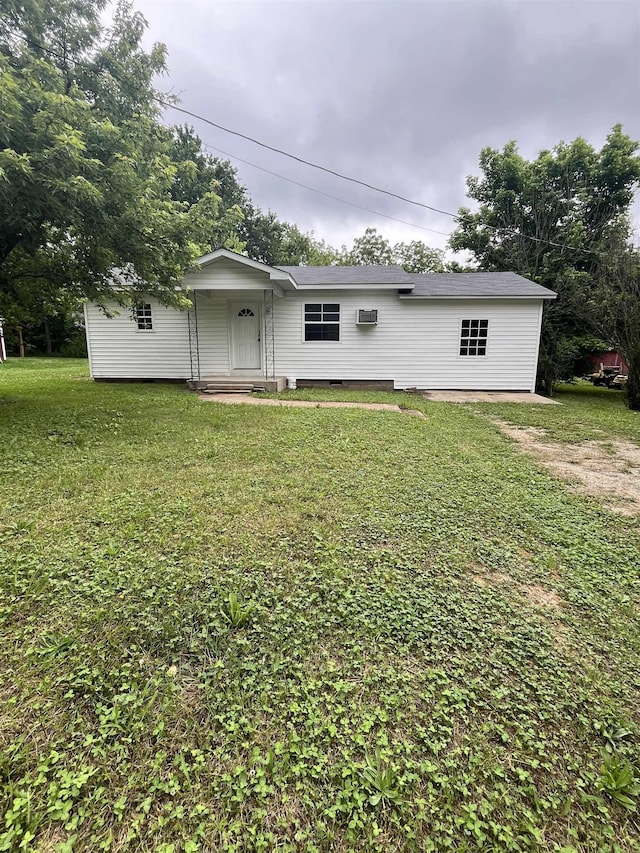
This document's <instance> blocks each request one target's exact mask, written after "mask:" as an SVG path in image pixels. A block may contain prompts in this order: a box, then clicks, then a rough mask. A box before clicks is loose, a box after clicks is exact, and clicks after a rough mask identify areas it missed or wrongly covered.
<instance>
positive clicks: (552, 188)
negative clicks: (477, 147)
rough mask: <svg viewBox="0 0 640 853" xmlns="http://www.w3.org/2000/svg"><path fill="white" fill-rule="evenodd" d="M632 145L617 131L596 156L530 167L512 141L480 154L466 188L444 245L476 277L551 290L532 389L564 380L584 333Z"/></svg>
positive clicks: (586, 148)
mask: <svg viewBox="0 0 640 853" xmlns="http://www.w3.org/2000/svg"><path fill="white" fill-rule="evenodd" d="M637 150H638V143H636V142H634V141H633V140H632V139H630V138H629V137H628V136H627V135H626V134H624V133H623V131H622V128H621V127H620V125H616V126H615V127H614V128H613V129H612V131H611V132H610V133H609V135H608V136H607V139H606V141H605V143H604V145H603V146H602V148H601V149H600V151H596V150H595V149H594V148H593V147H592V146H591V145H589V143H587V142H586V141H585V140H584V139H576V140H574V141H573V142H571V143H560V144H559V145H557V146H555V148H553V149H552V150H551V151H542V152H540V154H539V155H538V156H537V157H536V159H535V160H531V161H528V160H526V159H525V158H524V157H522V155H521V154H520V153H519V152H518V148H517V145H516V143H515V142H510V143H508V144H507V145H505V147H504V148H503V150H502V151H497V150H495V149H492V148H485V149H484V150H483V151H482V152H481V154H480V170H481V172H482V175H481V176H480V177H469V178H468V179H467V188H468V195H469V197H470V198H471V199H473V200H474V201H475V202H477V204H478V209H477V210H476V211H475V212H472V211H471V210H470V209H468V208H461V210H460V225H459V227H458V228H457V229H456V231H455V232H454V234H453V235H452V238H451V247H452V248H453V249H454V250H462V249H464V250H466V251H468V252H471V254H472V255H473V256H474V258H475V260H476V262H477V264H478V267H479V268H480V269H483V270H498V271H500V270H512V271H514V272H518V273H520V274H522V275H525V276H527V277H529V278H531V279H533V280H534V281H537V282H538V283H540V284H542V285H545V286H546V287H549V288H551V289H552V290H554V291H556V292H557V294H558V299H557V301H556V302H554V303H551V304H548V305H547V306H546V307H545V314H544V323H543V329H542V340H541V349H540V363H539V382H540V384H541V385H542V386H543V387H544V388H545V389H546V390H547V391H548V392H550V391H551V390H552V388H553V385H554V384H555V382H557V381H558V380H559V379H561V378H566V376H567V374H568V373H569V372H570V371H571V366H572V364H573V362H574V360H575V358H576V356H577V355H579V350H580V343H579V342H580V337H581V335H582V334H583V333H584V332H585V322H586V320H587V319H588V318H587V313H588V312H587V311H586V301H587V295H586V294H587V292H588V288H589V285H590V282H591V280H592V277H593V274H594V270H595V269H596V267H597V266H598V263H599V261H598V258H599V257H600V254H601V252H603V251H606V245H607V240H608V238H609V236H610V235H611V233H612V232H614V231H615V230H616V229H617V228H618V227H619V225H620V223H621V222H623V221H624V220H625V218H626V215H627V212H628V210H629V207H630V205H631V202H632V200H633V193H634V187H635V186H636V185H637V182H638V179H639V177H640V158H638V156H637V153H636V152H637Z"/></svg>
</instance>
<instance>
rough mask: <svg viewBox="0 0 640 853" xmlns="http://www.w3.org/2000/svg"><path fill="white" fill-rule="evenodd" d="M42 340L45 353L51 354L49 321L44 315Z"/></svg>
mask: <svg viewBox="0 0 640 853" xmlns="http://www.w3.org/2000/svg"><path fill="white" fill-rule="evenodd" d="M44 340H45V345H46V348H47V355H51V354H52V353H53V347H52V346H51V329H50V328H49V321H48V320H47V318H46V317H45V319H44Z"/></svg>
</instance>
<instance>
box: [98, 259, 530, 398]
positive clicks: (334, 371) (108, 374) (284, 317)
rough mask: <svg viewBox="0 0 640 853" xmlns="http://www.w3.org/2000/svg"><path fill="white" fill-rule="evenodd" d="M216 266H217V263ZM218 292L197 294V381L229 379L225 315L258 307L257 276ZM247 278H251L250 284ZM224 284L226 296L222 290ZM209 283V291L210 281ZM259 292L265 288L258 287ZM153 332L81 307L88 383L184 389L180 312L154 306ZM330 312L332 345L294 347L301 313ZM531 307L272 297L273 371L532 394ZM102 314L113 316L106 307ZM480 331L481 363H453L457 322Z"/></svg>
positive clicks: (318, 294)
mask: <svg viewBox="0 0 640 853" xmlns="http://www.w3.org/2000/svg"><path fill="white" fill-rule="evenodd" d="M225 263H226V262H225ZM215 267H216V270H218V269H219V270H220V272H221V274H223V281H224V282H225V283H226V285H227V286H226V287H223V289H222V290H221V291H220V290H218V291H217V292H216V291H215V290H198V292H197V294H195V298H196V301H197V313H198V340H199V347H200V375H201V376H203V377H206V376H213V375H225V374H229V373H230V372H231V359H230V343H231V341H230V333H229V317H230V305H231V304H234V305H235V304H236V303H240V302H242V301H243V300H246V301H247V302H251V303H252V304H255V303H257V304H259V305H261V304H262V300H263V289H262V288H263V286H264V285H265V284H266V281H265V276H264V274H263V273H261V272H259V271H254V270H247V269H246V268H245V269H242V270H239V273H240V275H239V276H236V277H235V278H233V276H231V278H229V279H227V276H228V275H231V274H232V270H233V268H234V265H233V264H230V265H229V269H228V270H227V269H226V267H225V266H224V265H223V264H222V262H220V263H219V264H216V265H215ZM254 273H255V274H254ZM232 279H233V280H234V281H235V283H236V285H242V286H236V287H234V288H233V289H232V288H231V284H232ZM216 283H219V281H218V279H217V278H216ZM266 286H268V284H266ZM150 301H151V303H152V305H153V331H151V332H141V331H138V329H137V326H136V324H135V322H133V321H132V320H131V314H130V312H129V311H128V310H127V309H120V315H119V316H116V317H113V318H108V317H105V315H104V314H103V313H102V312H101V311H100V310H99V309H98V308H97V306H95V305H91V304H89V305H87V308H86V322H87V336H88V341H89V354H90V366H91V375H92V376H93V377H94V378H96V379H101V378H113V379H134V378H139V379H186V378H189V377H190V376H191V365H190V358H189V332H188V322H187V314H186V312H182V311H177V310H175V309H172V308H165V307H163V306H161V305H159V304H158V303H157V302H155V301H154V300H150ZM305 302H325V303H339V304H340V306H341V323H340V326H341V330H340V341H339V342H337V343H333V342H329V341H327V342H314V343H311V342H309V343H307V342H305V341H304V316H303V310H304V303H305ZM541 305H542V301H541V300H540V299H438V300H432V299H429V300H417V299H416V300H413V301H409V300H401V299H399V298H398V295H397V293H396V292H395V291H392V292H380V291H377V292H376V291H372V290H369V291H365V290H363V291H361V292H358V293H354V292H346V291H338V292H335V291H334V292H332V291H324V292H323V291H306V290H305V291H304V292H303V293H300V292H287V293H286V294H285V296H284V297H281V298H278V297H275V298H274V300H273V307H274V328H275V369H276V373H277V374H278V375H281V376H282V375H284V376H290V377H295V378H296V379H325V380H326V379H329V380H330V379H364V380H366V379H372V380H373V379H386V380H393V382H394V383H395V387H396V388H412V387H417V388H433V389H437V388H451V389H468V390H474V389H478V390H480V389H485V390H533V385H534V382H535V373H536V365H537V356H538V340H539V333H540V314H541ZM358 308H365V309H370V308H375V309H377V310H378V325H377V326H357V325H356V311H357V309H358ZM112 310H116V307H115V306H113V308H112ZM463 319H479V320H488V321H489V336H488V343H487V355H486V356H485V357H464V356H460V355H459V345H460V322H461V320H463Z"/></svg>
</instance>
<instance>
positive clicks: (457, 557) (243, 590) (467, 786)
mask: <svg viewBox="0 0 640 853" xmlns="http://www.w3.org/2000/svg"><path fill="white" fill-rule="evenodd" d="M562 400H563V402H564V403H565V405H564V406H563V407H551V406H549V407H525V406H522V407H514V406H500V407H498V406H489V407H484V406H482V407H478V406H474V407H469V406H456V405H452V404H445V403H438V404H436V403H428V402H426V401H421V402H420V403H417V402H415V401H412V403H411V407H412V408H413V407H420V408H422V410H423V411H424V412H425V413H426V415H427V418H426V419H418V418H412V417H406V416H403V415H400V414H394V413H389V412H376V411H362V410H356V409H343V410H335V409H286V408H282V409H281V408H260V407H255V406H254V407H248V406H247V407H245V406H222V405H217V404H214V403H201V402H200V401H199V400H198V399H197V397H196V395H191V394H188V393H186V392H185V391H184V390H183V389H181V388H178V387H174V386H162V385H150V384H140V385H134V384H124V385H116V384H109V385H95V384H93V383H91V382H90V381H89V380H88V377H87V370H86V365H85V363H84V362H80V361H75V362H74V361H64V362H61V361H60V362H55V361H47V360H38V361H37V362H36V361H28V360H27V361H26V362H24V363H16V362H11V361H10V362H8V363H7V364H5V365H3V366H2V368H0V434H1V435H2V442H0V471H1V472H2V478H1V486H0V585H1V594H0V620H1V623H2V638H3V642H2V644H0V666H1V671H2V673H3V678H2V680H1V681H0V794H1V799H0V802H1V804H2V805H1V806H0V813H1V814H2V817H1V819H0V850H20V849H22V850H38V851H45V850H46V851H53V850H57V851H70V850H73V851H84V850H87V851H98V850H118V851H122V850H131V851H134V850H135V851H160V853H171V851H174V853H178V851H185V853H190V852H191V853H193V851H214V850H215V851H308V853H315V851H364V850H367V851H412V850H415V851H512V850H513V851H525V850H526V851H557V853H583V852H584V851H632V850H637V849H638V846H637V845H638V838H639V834H640V823H639V817H638V811H637V800H638V796H637V792H638V786H637V781H638V778H639V776H640V761H639V756H638V738H639V732H640V676H639V673H640V627H639V619H638V616H639V613H640V580H639V570H638V566H639V565H640V536H639V533H638V526H637V524H635V523H632V522H629V521H628V520H626V521H624V522H623V521H621V520H620V519H619V518H618V517H616V516H613V515H611V514H609V513H607V512H606V511H604V510H603V509H602V506H601V505H600V504H599V503H598V502H597V501H596V500H595V499H589V498H585V497H580V496H578V495H573V494H570V493H569V492H568V491H567V489H566V488H565V486H564V485H563V484H562V483H560V482H559V481H558V480H556V479H555V478H554V477H552V476H551V475H549V474H547V473H544V472H543V471H541V470H540V469H539V468H538V467H536V465H535V464H534V463H533V462H532V461H531V460H529V459H528V458H527V457H525V456H522V455H518V454H517V452H516V451H515V450H514V448H513V445H512V444H511V443H510V441H509V440H508V439H506V438H505V437H503V436H502V435H501V434H499V433H498V432H497V431H496V429H495V427H494V426H493V424H492V423H491V422H490V421H489V420H488V418H487V417H486V415H487V414H491V410H492V408H493V409H494V410H495V411H496V412H497V411H500V412H501V414H502V415H503V416H505V414H506V415H508V416H509V418H510V419H516V421H517V419H520V420H521V422H523V423H524V422H526V423H529V422H531V421H535V425H540V426H544V427H548V428H549V429H551V430H552V431H553V432H554V434H555V435H558V436H562V435H567V434H568V435H569V436H570V440H579V437H580V436H581V435H591V433H592V432H593V431H594V430H596V429H599V428H600V427H602V428H603V429H605V430H606V431H607V433H610V434H611V435H612V436H613V435H616V436H624V437H632V436H633V435H634V434H635V433H634V429H635V417H636V416H632V415H631V414H630V413H626V411H625V410H624V409H623V408H622V407H621V404H620V398H619V397H618V396H615V397H613V396H607V397H605V396H602V397H600V396H598V397H597V398H594V397H592V396H586V395H580V394H579V393H578V394H576V393H567V394H563V395H562ZM478 413H480V414H478ZM538 587H541V588H543V589H545V590H547V591H548V592H549V593H555V594H556V596H557V597H558V598H557V599H556V600H559V601H560V603H559V604H558V605H553V606H552V605H549V606H547V607H542V606H538V605H536V604H535V603H534V598H532V596H531V595H530V591H531V590H532V589H533V588H538Z"/></svg>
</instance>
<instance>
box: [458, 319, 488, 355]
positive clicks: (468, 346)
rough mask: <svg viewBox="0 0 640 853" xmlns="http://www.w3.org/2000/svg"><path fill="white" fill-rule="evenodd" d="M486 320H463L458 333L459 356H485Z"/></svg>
mask: <svg viewBox="0 0 640 853" xmlns="http://www.w3.org/2000/svg"><path fill="white" fill-rule="evenodd" d="M488 332H489V321H488V320H463V321H462V326H461V331H460V355H486V354H487V335H488Z"/></svg>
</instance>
